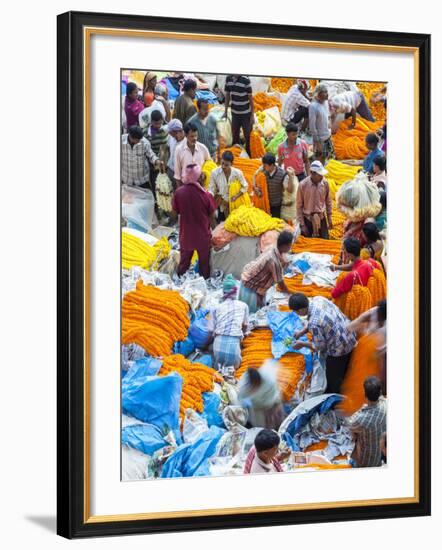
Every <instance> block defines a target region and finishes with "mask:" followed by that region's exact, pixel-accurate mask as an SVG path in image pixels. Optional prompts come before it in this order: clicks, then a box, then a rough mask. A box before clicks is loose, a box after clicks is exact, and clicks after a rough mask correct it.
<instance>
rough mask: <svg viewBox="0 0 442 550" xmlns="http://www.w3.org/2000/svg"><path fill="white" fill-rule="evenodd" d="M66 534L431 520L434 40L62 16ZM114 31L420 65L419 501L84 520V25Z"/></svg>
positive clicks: (60, 401) (60, 432)
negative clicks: (292, 46) (249, 41)
mask: <svg viewBox="0 0 442 550" xmlns="http://www.w3.org/2000/svg"><path fill="white" fill-rule="evenodd" d="M57 25H58V28H57V32H58V39H57V71H58V82H57V94H58V104H57V117H58V130H57V138H58V145H57V158H58V166H57V179H58V198H57V209H58V221H57V241H58V258H57V270H58V287H57V314H58V329H57V346H58V351H57V361H58V367H57V455H58V466H57V477H58V482H57V532H58V534H59V535H61V536H63V537H67V538H79V537H92V536H108V535H124V534H135V533H158V532H173V531H189V530H207V529H228V528H239V527H256V526H272V525H285V524H300V523H317V522H334V521H344V520H363V519H377V518H397V517H404V516H410V517H411V516H423V515H429V514H430V431H431V425H430V409H431V405H430V333H431V330H430V319H431V311H430V305H431V295H430V250H431V246H430V243H431V235H430V226H431V223H430V212H431V208H430V36H429V35H427V34H405V33H393V32H378V31H362V30H358V31H356V30H350V29H332V28H315V27H298V26H288V25H268V24H257V23H240V22H225V21H206V20H204V21H203V20H193V19H171V18H163V17H145V16H136V15H119V14H103V13H82V12H68V13H64V14H62V15H59V16H58V20H57ZM86 26H91V27H113V28H117V29H143V30H154V31H167V32H185V33H204V34H217V35H220V34H227V32H226V31H227V30H228V34H229V35H238V36H245V37H268V38H281V39H299V40H308V41H310V40H314V41H317V42H318V41H319V42H321V41H326V42H340V43H343V44H348V47H349V48H351V47H352V46H351V45H352V44H355V43H359V44H361V43H362V44H371V45H376V44H384V45H392V46H400V47H412V48H415V49H416V52H417V55H418V59H419V73H418V83H419V131H418V136H417V137H418V138H419V143H420V146H419V168H418V170H419V204H418V209H419V214H420V215H419V228H418V230H419V235H418V238H419V242H420V246H419V257H418V259H417V261H418V269H419V295H420V300H419V311H418V314H419V343H420V345H419V365H420V368H419V380H418V385H419V434H420V440H419V441H420V445H419V451H418V453H419V470H418V478H419V479H418V487H419V491H418V495H419V498H418V501H417V502H414V503H411V504H392V505H388V504H380V505H367V506H359V507H352V506H348V507H338V508H333V509H317V510H300V511H278V512H275V511H269V512H265V513H250V514H244V513H243V514H224V515H210V516H203V517H201V516H200V517H186V518H168V519H152V520H145V519H141V520H134V521H118V520H115V521H106V522H88V521H85V512H84V506H85V493H84V445H85V440H84V431H83V427H84V404H85V399H86V398H87V396H86V395H85V393H84V380H83V368H84V363H83V358H84V353H83V352H84V345H85V342H84V337H83V328H84V315H85V311H84V305H83V303H84V302H83V296H84V269H85V265H84V221H85V220H84V200H85V197H84V186H83V182H84V168H83V167H84V163H83V158H84V123H83V109H84V107H85V106H84V99H83V70H84V49H83V29H84V27H86Z"/></svg>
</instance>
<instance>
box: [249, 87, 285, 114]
mask: <svg viewBox="0 0 442 550" xmlns="http://www.w3.org/2000/svg"><path fill="white" fill-rule="evenodd" d="M253 107H254V110H255V112H257V111H265V110H266V109H270V108H272V107H278V109H279V111H281V109H282V103H281V100H280V99H278V98H277V97H274V96H272V95H269V94H266V93H265V92H258V93H257V94H255V95H254V96H253Z"/></svg>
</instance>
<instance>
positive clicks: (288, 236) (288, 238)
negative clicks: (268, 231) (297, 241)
mask: <svg viewBox="0 0 442 550" xmlns="http://www.w3.org/2000/svg"><path fill="white" fill-rule="evenodd" d="M292 242H293V233H292V232H291V231H281V233H280V234H279V235H278V240H277V241H276V245H277V247H278V248H279V247H280V246H285V245H286V244H292Z"/></svg>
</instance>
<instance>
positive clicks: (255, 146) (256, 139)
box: [250, 130, 266, 159]
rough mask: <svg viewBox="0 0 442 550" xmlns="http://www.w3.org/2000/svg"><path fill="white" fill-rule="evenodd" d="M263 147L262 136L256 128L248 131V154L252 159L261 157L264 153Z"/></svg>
mask: <svg viewBox="0 0 442 550" xmlns="http://www.w3.org/2000/svg"><path fill="white" fill-rule="evenodd" d="M265 152H266V151H265V148H264V143H263V138H262V136H261V134H260V133H259V132H258V130H252V131H251V132H250V154H251V156H252V159H262V157H263V156H264V155H265Z"/></svg>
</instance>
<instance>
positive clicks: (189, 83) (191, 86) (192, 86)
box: [183, 79, 196, 92]
mask: <svg viewBox="0 0 442 550" xmlns="http://www.w3.org/2000/svg"><path fill="white" fill-rule="evenodd" d="M189 90H196V82H195V80H191V79H188V80H185V81H184V84H183V92H188V91H189Z"/></svg>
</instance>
